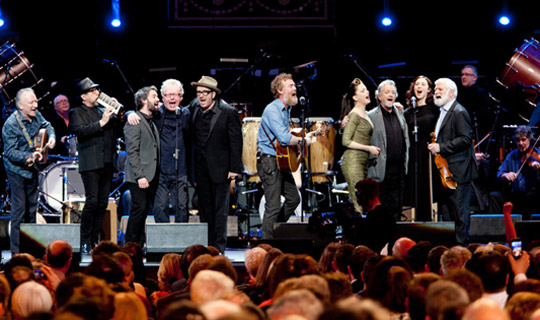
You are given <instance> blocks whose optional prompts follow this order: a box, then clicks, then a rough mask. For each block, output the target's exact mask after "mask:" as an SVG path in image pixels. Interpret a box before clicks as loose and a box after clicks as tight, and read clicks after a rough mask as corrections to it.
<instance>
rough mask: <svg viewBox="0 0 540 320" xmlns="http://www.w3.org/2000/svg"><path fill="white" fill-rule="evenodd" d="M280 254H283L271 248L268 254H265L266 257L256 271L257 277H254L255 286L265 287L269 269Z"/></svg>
mask: <svg viewBox="0 0 540 320" xmlns="http://www.w3.org/2000/svg"><path fill="white" fill-rule="evenodd" d="M282 254H283V252H282V251H281V250H279V249H277V248H272V249H270V250H268V252H266V255H265V256H264V258H263V260H262V262H261V265H260V266H259V270H258V271H257V275H256V276H255V285H256V286H259V287H261V286H266V285H267V283H268V274H269V273H270V269H271V268H272V266H273V265H274V261H275V260H276V258H277V257H279V256H280V255H282Z"/></svg>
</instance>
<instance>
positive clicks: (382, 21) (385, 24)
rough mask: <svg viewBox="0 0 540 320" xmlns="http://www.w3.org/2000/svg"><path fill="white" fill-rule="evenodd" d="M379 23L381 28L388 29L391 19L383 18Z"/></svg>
mask: <svg viewBox="0 0 540 320" xmlns="http://www.w3.org/2000/svg"><path fill="white" fill-rule="evenodd" d="M381 23H382V25H383V26H385V27H389V26H391V25H392V19H391V18H390V17H384V18H382V20H381Z"/></svg>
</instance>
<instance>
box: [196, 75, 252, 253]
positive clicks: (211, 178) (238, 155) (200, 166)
mask: <svg viewBox="0 0 540 320" xmlns="http://www.w3.org/2000/svg"><path fill="white" fill-rule="evenodd" d="M191 86H193V87H194V88H195V89H196V90H197V103H195V107H194V110H193V115H192V118H191V119H192V122H193V125H192V128H193V129H192V130H193V146H194V148H195V153H194V164H195V183H196V187H197V194H198V197H199V215H200V217H201V222H207V223H208V244H209V245H211V246H214V247H216V248H217V249H218V250H219V251H220V252H221V253H224V252H225V246H226V244H227V215H228V213H229V187H230V180H232V179H235V178H236V177H237V176H239V175H240V173H241V172H242V171H241V170H242V125H241V124H240V119H239V118H238V113H237V111H236V109H234V108H233V107H231V106H230V105H228V104H226V103H225V102H223V101H221V100H220V99H216V96H217V95H219V94H220V93H221V90H219V88H218V87H217V81H216V80H215V79H214V78H211V77H207V76H203V77H202V78H201V79H200V80H199V81H198V82H192V83H191Z"/></svg>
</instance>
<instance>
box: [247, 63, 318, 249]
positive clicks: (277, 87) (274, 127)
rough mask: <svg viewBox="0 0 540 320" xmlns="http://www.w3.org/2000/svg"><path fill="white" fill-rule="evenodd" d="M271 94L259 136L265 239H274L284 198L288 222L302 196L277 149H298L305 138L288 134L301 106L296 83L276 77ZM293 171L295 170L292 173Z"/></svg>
mask: <svg viewBox="0 0 540 320" xmlns="http://www.w3.org/2000/svg"><path fill="white" fill-rule="evenodd" d="M271 90H272V94H273V95H274V97H275V98H276V99H275V100H274V101H272V102H271V103H270V104H268V105H267V106H266V108H265V109H264V112H263V115H262V118H261V127H260V128H259V133H258V136H257V150H258V152H259V156H258V161H257V172H258V174H259V177H261V180H262V185H263V189H264V196H265V198H266V205H265V208H264V209H265V210H264V217H263V223H262V237H263V239H271V238H273V230H274V224H275V223H276V222H277V218H278V215H279V213H280V211H281V195H283V196H284V197H285V204H284V214H285V221H287V220H288V218H289V217H290V216H291V215H292V213H293V212H294V209H295V208H296V207H297V206H298V204H299V203H300V196H299V195H298V191H297V188H296V184H295V182H294V178H293V175H292V173H291V172H290V171H289V172H287V171H286V170H281V169H282V168H279V167H278V164H277V161H276V149H275V146H276V145H277V144H278V143H279V144H280V145H282V146H296V145H299V144H301V143H302V138H301V137H297V136H294V135H293V134H291V133H290V132H289V121H290V116H291V107H292V106H295V105H297V104H298V97H297V96H296V84H295V83H294V81H293V79H292V76H291V75H290V74H285V73H282V74H279V75H277V76H276V77H275V78H274V80H273V81H272V84H271ZM314 141H315V137H314V136H313V132H310V133H308V134H307V135H306V137H305V144H306V146H309V145H310V144H311V143H312V142H314ZM292 171H294V170H292Z"/></svg>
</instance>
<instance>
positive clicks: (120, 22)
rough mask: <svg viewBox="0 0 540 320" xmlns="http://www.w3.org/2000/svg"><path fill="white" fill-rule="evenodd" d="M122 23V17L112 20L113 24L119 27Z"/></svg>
mask: <svg viewBox="0 0 540 320" xmlns="http://www.w3.org/2000/svg"><path fill="white" fill-rule="evenodd" d="M121 25H122V21H120V19H112V20H111V26H113V27H115V28H118V27H120V26H121Z"/></svg>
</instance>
